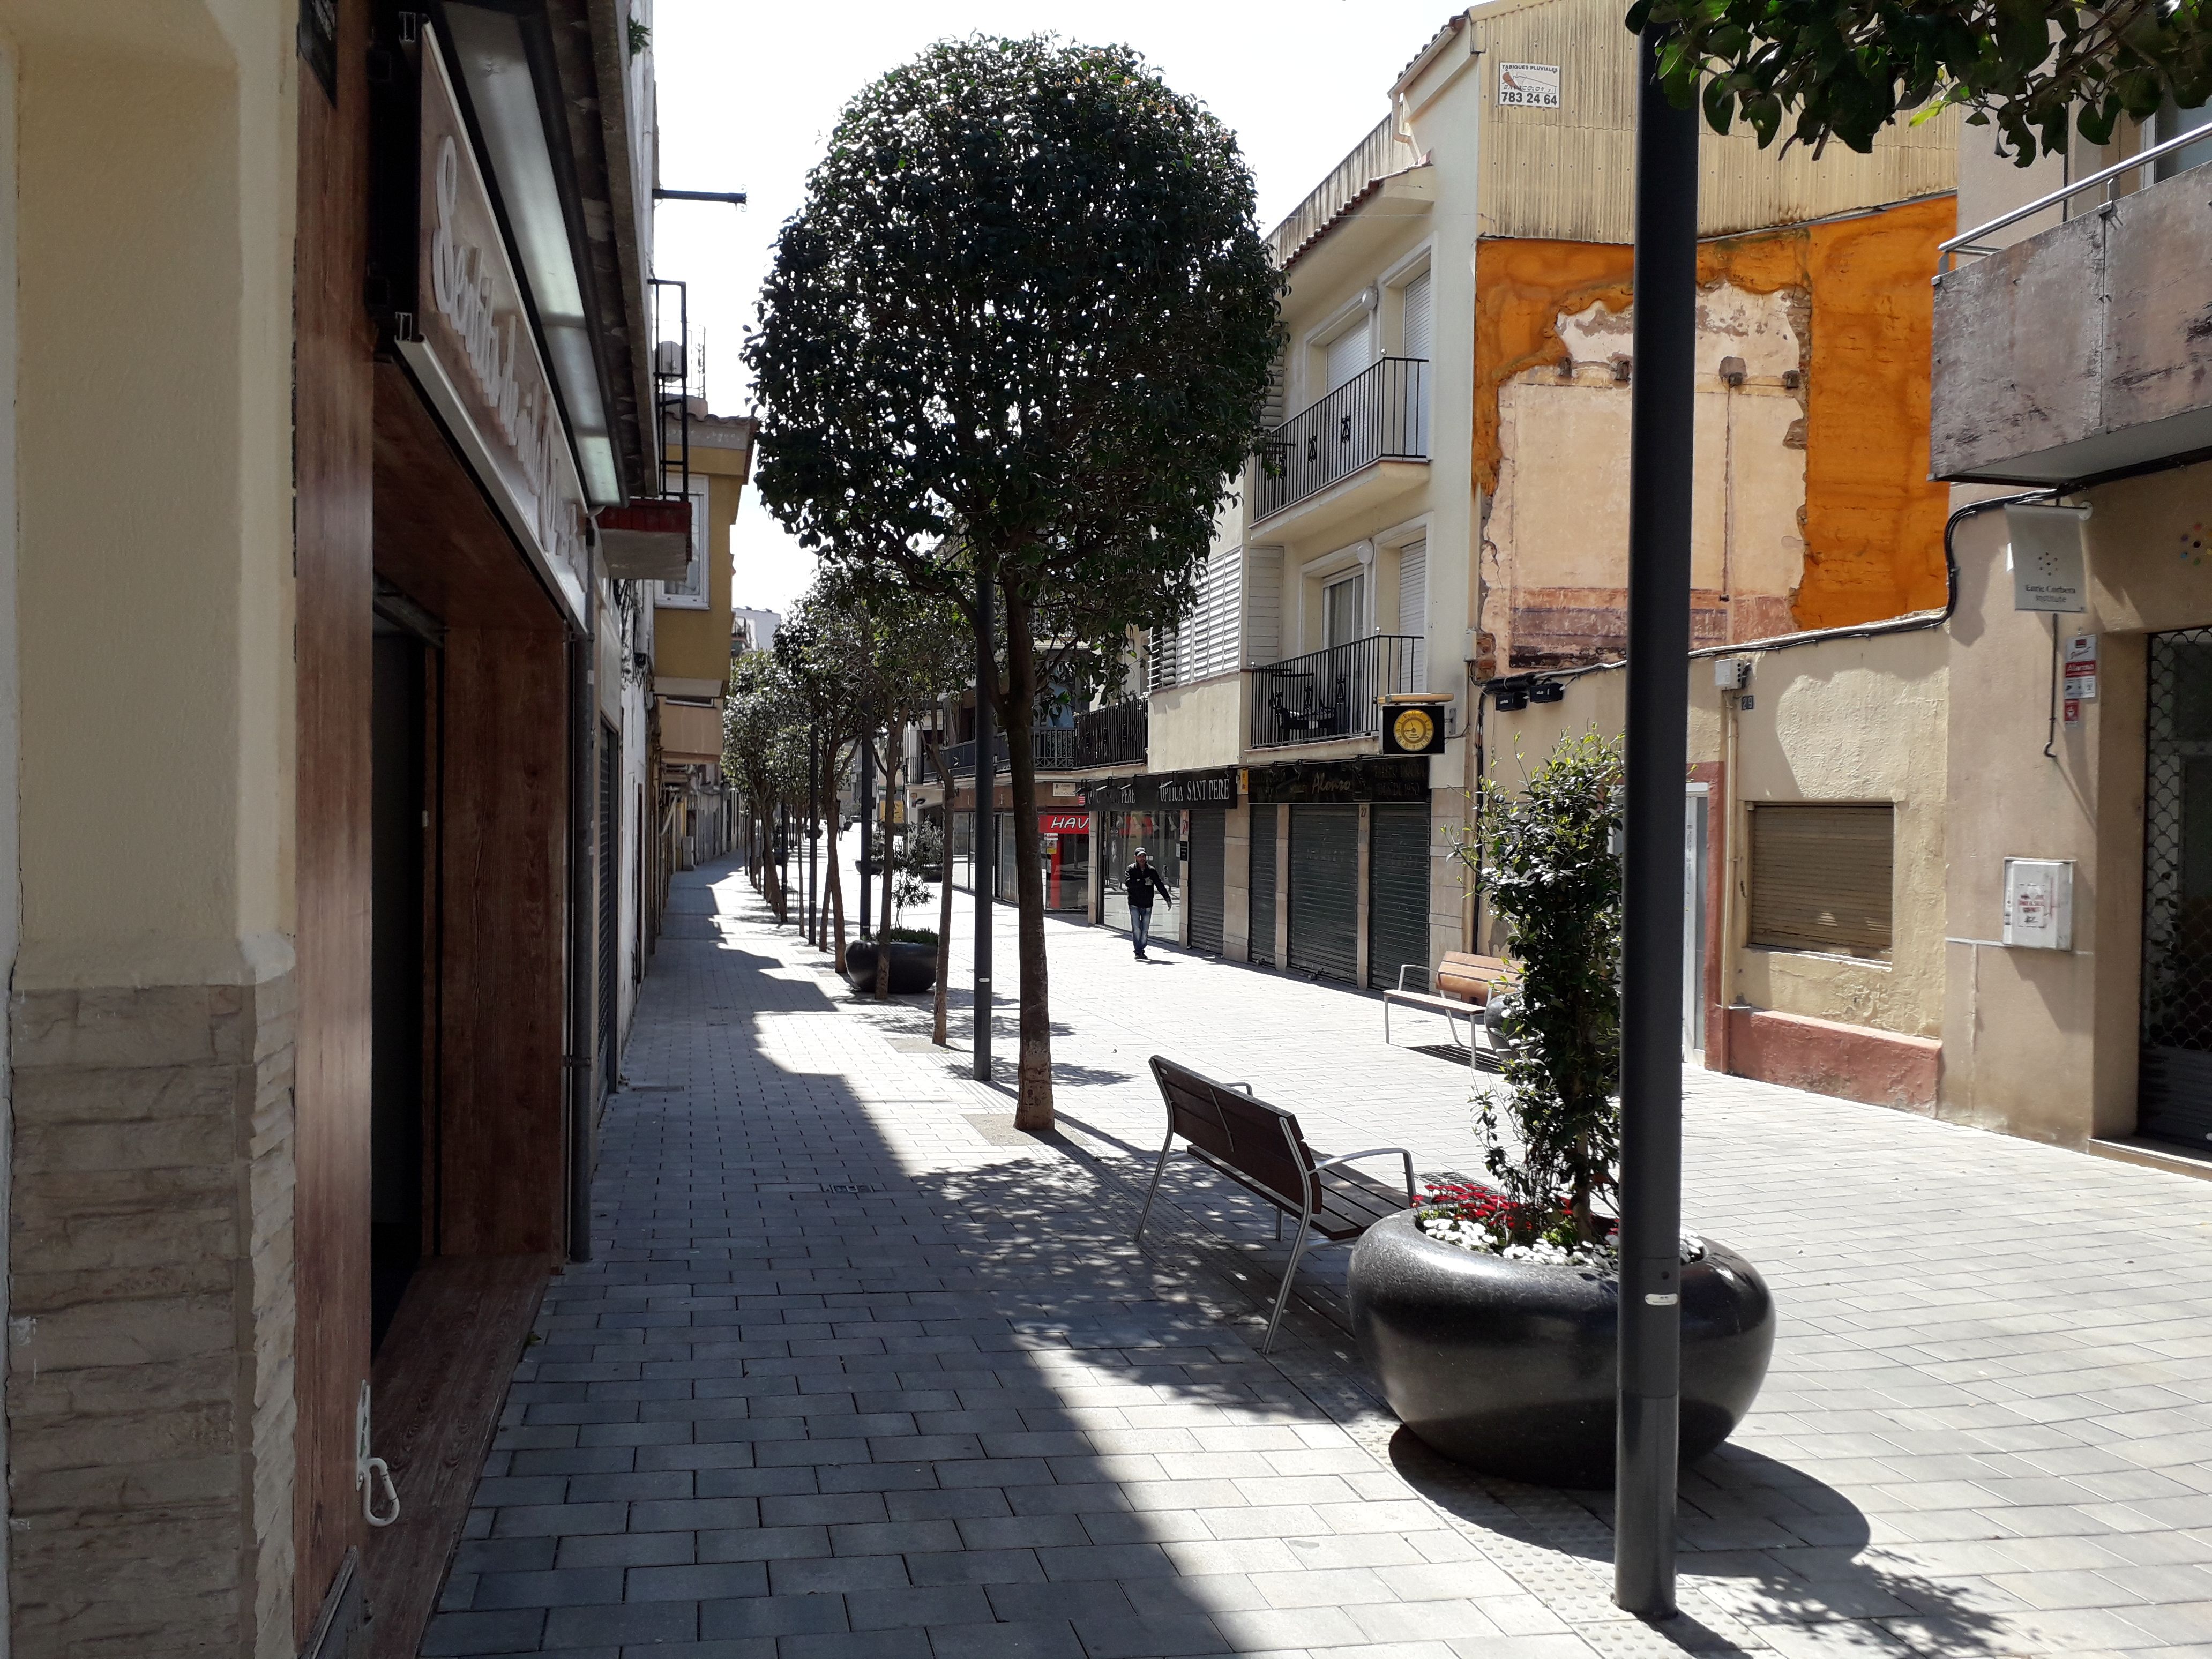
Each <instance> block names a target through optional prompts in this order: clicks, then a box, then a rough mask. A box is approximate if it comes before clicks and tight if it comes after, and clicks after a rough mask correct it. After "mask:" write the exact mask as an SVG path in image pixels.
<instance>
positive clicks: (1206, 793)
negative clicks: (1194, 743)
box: [1159, 766, 1237, 806]
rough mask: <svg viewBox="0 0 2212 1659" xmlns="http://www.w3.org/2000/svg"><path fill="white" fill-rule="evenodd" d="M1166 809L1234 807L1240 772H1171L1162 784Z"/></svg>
mask: <svg viewBox="0 0 2212 1659" xmlns="http://www.w3.org/2000/svg"><path fill="white" fill-rule="evenodd" d="M1159 786H1160V794H1159V801H1160V805H1163V806H1234V805H1237V769H1236V768H1235V767H1233V766H1225V767H1223V768H1222V769H1220V770H1218V771H1215V772H1171V773H1170V774H1168V775H1166V776H1165V777H1163V778H1162V779H1160V781H1159Z"/></svg>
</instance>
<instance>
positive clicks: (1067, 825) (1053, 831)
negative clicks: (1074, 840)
mask: <svg viewBox="0 0 2212 1659" xmlns="http://www.w3.org/2000/svg"><path fill="white" fill-rule="evenodd" d="M1037 829H1038V832H1039V833H1040V834H1042V835H1047V836H1087V835H1089V834H1090V833H1091V814H1090V813H1088V812H1040V813H1038V814H1037Z"/></svg>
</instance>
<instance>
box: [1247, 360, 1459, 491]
mask: <svg viewBox="0 0 2212 1659" xmlns="http://www.w3.org/2000/svg"><path fill="white" fill-rule="evenodd" d="M1428 458H1429V365H1428V361H1427V360H1426V359H1425V358H1421V357H1385V358H1383V360H1382V361H1381V362H1377V363H1374V364H1371V365H1370V366H1369V367H1368V368H1365V369H1364V370H1362V371H1361V372H1360V373H1359V374H1355V375H1354V376H1352V379H1350V380H1346V382H1345V383H1344V384H1343V385H1342V386H1339V387H1337V389H1336V390H1335V391H1334V392H1330V393H1329V394H1328V397H1326V398H1322V400H1321V401H1320V402H1319V403H1317V404H1315V405H1314V406H1313V407H1312V408H1310V409H1309V410H1305V411H1304V413H1303V414H1300V415H1296V416H1292V417H1291V419H1289V420H1287V421H1285V422H1283V424H1282V425H1280V426H1279V427H1277V428H1275V430H1274V434H1273V436H1272V437H1270V438H1269V439H1268V440H1267V442H1266V443H1265V444H1263V445H1262V446H1261V451H1260V456H1259V459H1260V467H1259V474H1260V476H1259V478H1258V481H1257V483H1256V484H1255V489H1254V498H1255V512H1254V517H1255V520H1259V519H1266V518H1271V517H1273V515H1274V514H1275V513H1280V512H1281V511H1282V510H1283V509H1284V508H1285V507H1293V506H1295V505H1297V503H1298V502H1300V501H1304V500H1305V498H1306V497H1307V496H1309V495H1318V494H1320V493H1321V492H1322V490H1324V489H1328V487H1329V486H1330V485H1331V484H1333V483H1336V482H1337V481H1338V480H1339V479H1340V478H1348V477H1351V476H1352V474H1353V473H1355V472H1357V471H1359V470H1360V469H1361V468H1362V467H1364V466H1371V465H1374V464H1375V463H1376V462H1377V461H1393V460H1398V461H1425V460H1426V459H1428Z"/></svg>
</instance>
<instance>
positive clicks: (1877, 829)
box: [1750, 801, 1895, 957]
mask: <svg viewBox="0 0 2212 1659" xmlns="http://www.w3.org/2000/svg"><path fill="white" fill-rule="evenodd" d="M1894 818H1895V812H1894V810H1893V808H1891V807H1888V806H1886V805H1885V806H1827V805H1813V804H1810V803H1807V802H1799V801H1788V802H1779V803H1766V802H1761V803H1759V804H1758V805H1754V806H1753V808H1752V813H1751V934H1750V942H1751V943H1752V944H1753V945H1765V946H1766V947H1768V948H1769V949H1771V950H1778V951H1835V952H1838V953H1839V954H1843V955H1848V956H1855V957H1887V956H1888V955H1889V938H1890V906H1891V902H1892V900H1891V893H1892V887H1893V879H1892V866H1893V862H1894V853H1893V848H1894V846H1895V829H1894Z"/></svg>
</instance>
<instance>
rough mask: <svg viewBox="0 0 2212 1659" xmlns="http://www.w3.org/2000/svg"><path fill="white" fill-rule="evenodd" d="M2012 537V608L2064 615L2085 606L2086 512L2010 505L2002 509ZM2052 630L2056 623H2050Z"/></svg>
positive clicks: (2010, 552) (2087, 587)
mask: <svg viewBox="0 0 2212 1659" xmlns="http://www.w3.org/2000/svg"><path fill="white" fill-rule="evenodd" d="M2004 515H2005V530H2006V532H2007V533H2008V535H2009V536H2010V537H2011V545H2010V546H2009V547H2008V548H2007V549H2006V550H2005V551H2006V556H2007V558H2008V560H2009V561H2010V562H2011V565H2012V608H2013V609H2014V610H2015V611H2050V612H2052V613H2054V614H2056V615H2058V616H2066V615H2069V614H2070V613H2073V612H2075V611H2087V609H2088V608H2089V599H2088V592H2089V583H2088V579H2087V576H2086V575H2085V574H2084V573H2083V567H2084V565H2085V564H2086V563H2087V558H2086V556H2085V555H2084V552H2083V550H2082V538H2083V536H2084V534H2085V532H2086V529H2087V519H2088V517H2089V513H2088V509H2087V508H2086V507H2047V506H2045V505H2043V504H2041V503H2039V502H2037V503H2021V502H2017V501H2015V502H2014V503H2012V504H2011V505H2009V506H2008V507H2006V508H2005V510H2004ZM2054 626H2055V624H2054Z"/></svg>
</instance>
